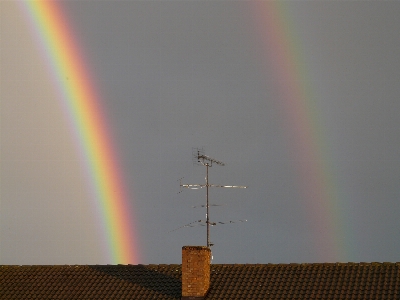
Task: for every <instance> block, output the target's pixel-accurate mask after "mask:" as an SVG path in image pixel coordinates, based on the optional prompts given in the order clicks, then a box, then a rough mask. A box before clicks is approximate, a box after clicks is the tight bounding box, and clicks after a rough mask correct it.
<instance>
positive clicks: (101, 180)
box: [21, 1, 139, 264]
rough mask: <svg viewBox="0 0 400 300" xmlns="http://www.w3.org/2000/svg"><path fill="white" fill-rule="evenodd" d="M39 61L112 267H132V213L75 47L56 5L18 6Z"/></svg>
mask: <svg viewBox="0 0 400 300" xmlns="http://www.w3.org/2000/svg"><path fill="white" fill-rule="evenodd" d="M21 7H22V8H23V10H24V11H25V12H26V15H27V16H28V18H29V20H30V22H31V27H32V28H33V30H34V34H35V35H36V37H37V40H38V42H39V43H40V44H39V46H40V48H41V49H43V50H44V52H43V55H44V59H45V61H46V63H47V65H48V67H49V69H50V71H51V73H52V77H53V79H54V84H55V85H56V87H57V89H58V91H59V94H60V101H61V102H62V106H63V109H64V111H65V113H66V115H67V116H68V117H67V119H68V122H69V124H70V127H71V131H72V134H73V135H74V138H75V139H76V143H77V148H78V149H79V152H80V153H79V155H80V156H81V160H82V162H83V164H84V169H85V172H86V174H87V177H88V181H89V187H90V190H91V193H92V195H93V197H94V199H96V201H97V202H98V207H100V209H99V210H100V211H101V215H102V216H101V219H102V220H103V221H102V223H103V224H102V227H103V228H102V229H103V234H105V236H106V240H107V248H108V250H107V251H108V257H107V259H108V260H110V259H111V261H112V263H122V264H127V263H132V264H134V263H137V262H138V259H139V258H138V255H139V253H138V252H139V251H138V249H137V248H135V247H136V246H137V243H136V235H135V227H134V224H133V216H132V215H131V212H132V209H131V207H130V206H131V205H130V202H129V198H128V193H127V189H126V188H125V187H124V184H123V179H122V176H121V174H122V172H121V170H120V169H119V166H118V161H117V154H116V152H115V149H114V143H113V141H112V138H111V133H110V129H109V128H108V126H107V121H106V119H105V116H104V113H103V111H102V107H101V105H100V102H99V99H100V97H99V95H98V94H97V89H96V86H95V84H94V81H93V76H92V74H90V71H89V67H88V65H87V63H86V61H85V57H84V55H83V53H82V52H81V49H80V45H79V42H78V40H77V38H76V36H75V35H74V32H73V31H72V30H71V29H70V26H69V24H68V20H67V18H66V16H65V14H64V13H63V11H62V8H61V6H60V4H59V2H57V1H26V2H25V1H24V2H21Z"/></svg>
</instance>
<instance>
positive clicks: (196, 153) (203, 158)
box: [178, 148, 247, 247]
mask: <svg viewBox="0 0 400 300" xmlns="http://www.w3.org/2000/svg"><path fill="white" fill-rule="evenodd" d="M192 155H193V162H194V163H196V164H200V165H203V166H205V167H206V178H205V179H206V183H205V184H182V178H181V179H180V180H179V182H180V187H181V188H188V189H199V188H204V187H205V188H206V205H205V207H206V209H207V211H206V221H205V223H206V226H207V247H211V246H213V245H214V244H211V243H210V225H211V226H214V225H216V223H212V222H210V218H209V217H210V214H209V208H210V205H209V201H208V198H209V197H208V189H209V188H210V187H220V188H240V189H245V188H247V186H244V185H216V184H210V183H209V181H208V168H210V167H212V165H213V163H214V164H217V165H220V166H225V164H224V163H223V162H221V161H219V160H216V159H214V158H211V157H209V156H207V155H205V154H204V149H203V148H192ZM180 192H182V190H181V191H180ZM180 192H179V193H180ZM212 206H214V205H212ZM245 221H247V220H240V222H245ZM237 222H239V221H237ZM194 223H204V222H203V221H201V220H199V221H196V222H192V223H189V224H187V225H184V226H182V227H192V226H191V225H193V224H194ZM218 223H220V224H226V223H235V221H230V222H225V223H224V222H218ZM182 227H179V228H182ZM179 228H178V229H179Z"/></svg>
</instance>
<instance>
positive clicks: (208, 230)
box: [206, 163, 210, 247]
mask: <svg viewBox="0 0 400 300" xmlns="http://www.w3.org/2000/svg"><path fill="white" fill-rule="evenodd" d="M208 167H209V164H208V163H207V164H206V168H207V173H206V186H207V189H206V190H207V193H206V194H207V195H206V198H207V203H206V205H207V216H206V217H207V247H210V218H209V214H208V213H209V210H208V208H209V205H208V187H209V185H208Z"/></svg>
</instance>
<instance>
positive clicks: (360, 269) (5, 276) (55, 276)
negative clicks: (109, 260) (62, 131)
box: [0, 263, 400, 300]
mask: <svg viewBox="0 0 400 300" xmlns="http://www.w3.org/2000/svg"><path fill="white" fill-rule="evenodd" d="M180 298H181V265H103V266H102V265H92V266H89V265H86V266H85V265H75V266H69V265H65V266H0V299H4V300H5V299H96V300H97V299H180ZM205 299H230V300H234V299H374V300H378V299H396V300H398V299H400V263H315V264H243V265H239V264H215V265H211V284H210V290H209V292H208V294H207V296H206V298H205Z"/></svg>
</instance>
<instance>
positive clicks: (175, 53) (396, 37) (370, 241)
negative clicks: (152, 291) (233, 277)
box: [0, 1, 400, 264]
mask: <svg viewBox="0 0 400 300" xmlns="http://www.w3.org/2000/svg"><path fill="white" fill-rule="evenodd" d="M60 5H61V7H62V11H63V12H64V14H65V16H66V17H67V19H68V20H69V22H70V26H71V28H72V29H73V31H74V33H75V36H76V39H77V40H78V41H79V44H80V46H81V48H82V50H83V52H84V53H85V57H86V59H87V60H86V61H87V64H88V66H89V68H90V69H91V71H92V73H93V74H95V78H94V80H95V81H96V85H97V86H98V89H99V91H98V92H99V94H100V95H101V99H100V101H102V105H103V107H104V109H105V112H106V115H107V119H108V122H109V125H110V126H111V128H112V134H113V139H114V140H115V141H116V143H117V145H116V147H117V149H119V151H120V152H119V153H120V157H118V159H119V161H120V162H121V165H122V166H123V176H124V180H125V182H126V184H127V186H128V187H129V192H130V195H131V202H132V207H133V208H134V210H135V211H134V215H135V216H136V219H135V220H134V224H136V226H137V228H136V230H137V232H138V245H137V246H136V248H137V249H138V251H140V253H141V258H140V261H139V262H138V263H142V264H149V263H152V264H162V263H164V264H169V263H180V262H181V247H182V246H183V245H204V244H205V242H206V230H205V227H201V226H199V227H194V228H182V229H179V230H177V231H173V232H170V231H171V230H173V229H176V228H178V227H180V226H182V225H185V224H187V223H190V222H193V221H195V220H199V219H204V218H205V209H204V208H193V206H197V205H202V204H204V203H205V191H204V190H189V189H186V190H184V191H182V193H179V194H178V192H179V190H180V189H179V181H178V179H179V178H181V177H184V179H183V183H199V184H201V183H204V176H205V168H204V167H203V166H198V165H194V164H193V163H192V148H193V147H203V148H204V150H205V153H206V154H207V155H209V156H211V157H213V158H215V159H217V160H220V161H223V162H224V163H225V164H226V165H225V166H223V167H222V166H213V167H212V168H211V169H210V182H211V183H213V184H225V185H247V186H248V189H221V188H219V189H218V188H213V189H211V190H210V202H211V203H214V204H223V205H222V206H218V207H211V212H210V218H211V221H214V222H218V221H229V220H241V219H247V220H248V221H247V222H246V223H234V224H230V225H220V226H215V227H212V228H211V241H212V242H213V243H214V244H215V246H213V248H212V250H213V256H214V262H215V263H290V262H297V263H301V262H335V261H354V262H360V261H391V262H396V261H400V251H399V249H400V239H399V228H400V218H399V212H400V188H399V179H400V116H399V115H400V84H399V82H400V59H399V57H400V18H399V14H400V2H398V1H284V2H282V3H281V6H279V7H280V9H281V11H280V14H279V15H278V14H277V13H278V10H272V7H275V8H276V7H278V6H273V5H269V6H268V5H263V4H260V3H258V4H257V3H254V2H252V1H123V2H122V1H67V2H62V3H60ZM267 9H271V11H268V12H267V11H263V10H267ZM271 13H273V14H275V17H277V19H278V20H279V22H281V23H280V25H281V28H285V30H287V32H288V33H289V34H288V35H287V36H286V37H287V41H288V43H287V45H288V49H286V50H288V53H286V52H284V51H282V53H281V54H282V56H281V58H279V57H280V56H279V55H278V54H279V53H280V52H279V53H278V52H276V51H275V52H274V47H275V49H276V45H275V46H274V45H273V44H269V43H271V40H269V39H268V37H271V35H273V34H274V33H275V34H276V35H279V32H280V30H279V29H280V28H275V29H274V28H265V26H268V24H273V23H272V22H270V21H269V20H267V18H268V16H269V15H270V14H271ZM0 14H1V24H0V25H1V27H0V42H1V44H0V47H1V48H0V59H1V60H0V63H1V67H0V74H1V77H0V80H1V81H0V101H1V136H0V137H1V161H0V163H1V169H0V170H1V182H0V184H1V190H0V191H1V194H0V196H1V202H0V205H1V206H0V263H1V264H102V263H110V261H111V258H110V257H106V256H105V254H104V253H105V251H104V249H103V248H104V237H103V236H102V232H100V231H99V222H101V220H99V219H98V216H97V215H96V213H95V209H94V208H93V202H92V201H90V200H89V199H88V197H89V196H88V195H89V192H88V191H87V185H86V182H85V180H84V177H83V175H82V172H83V170H82V164H81V163H80V161H79V159H78V156H77V154H76V148H75V146H74V141H73V138H72V137H71V132H70V130H69V127H68V122H67V120H66V119H65V114H63V111H62V107H61V106H60V102H59V101H56V100H55V99H56V98H57V96H58V95H57V91H56V90H55V88H54V86H53V82H52V80H51V78H50V73H49V71H48V68H47V66H46V62H45V61H44V60H43V56H42V55H41V53H40V51H39V49H38V44H37V40H36V39H35V37H34V36H32V31H30V30H29V28H28V26H29V23H28V21H27V18H26V16H24V14H23V13H22V10H21V9H20V7H19V6H18V5H16V3H15V2H14V1H1V2H0ZM275 24H279V23H275ZM268 32H269V33H268ZM281 50H285V49H281ZM285 56H286V57H292V60H288V61H291V63H293V64H298V65H299V66H297V70H299V69H300V70H301V71H298V72H297V73H294V74H293V76H294V77H293V78H294V81H293V80H291V81H290V80H288V81H287V82H286V81H285V80H284V77H282V76H281V75H280V74H279V69H280V66H279V64H280V63H283V62H285V61H287V60H285V58H284V57H285ZM282 57H283V58H282ZM277 65H278V66H277ZM292 69H293V70H294V69H296V68H295V66H293V67H291V66H289V70H292ZM293 82H300V86H302V87H304V88H305V87H307V89H308V90H307V91H308V92H307V93H305V95H306V96H304V95H303V96H301V95H300V96H299V99H298V101H299V102H300V103H303V104H300V107H302V108H304V109H305V111H306V112H307V114H305V116H308V117H307V118H309V119H306V120H303V121H299V122H297V123H296V122H293V121H292V120H291V119H290V116H291V115H290V114H289V113H288V111H289V108H287V106H288V105H289V106H290V105H291V104H290V103H291V102H290V101H289V100H290V99H289V100H288V99H285V97H286V96H287V95H285V93H284V92H282V91H285V90H286V87H287V90H288V91H290V90H291V89H292V86H293ZM295 96H296V95H295ZM288 97H290V96H288ZM305 103H308V104H307V105H306V104H305ZM301 116H302V115H301V112H300V111H297V110H296V111H294V113H293V115H292V117H293V118H297V117H299V119H301ZM296 124H297V125H302V126H299V127H298V128H292V127H296ZM302 131H306V132H302ZM307 134H309V135H310V136H311V139H309V140H307V139H304V140H303V139H301V137H302V136H303V135H307ZM297 153H299V155H296V154H297ZM315 154H318V155H315ZM306 158H307V159H306ZM304 174H311V175H310V176H311V177H310V178H317V179H316V181H318V180H320V181H321V182H323V183H322V184H318V183H316V184H312V182H311V183H310V180H308V179H307V178H306V179H305V178H304V176H305V175H304ZM314 189H315V190H314ZM321 191H322V192H321ZM313 195H320V196H321V195H322V198H318V196H315V198H313V197H314V196H313Z"/></svg>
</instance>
